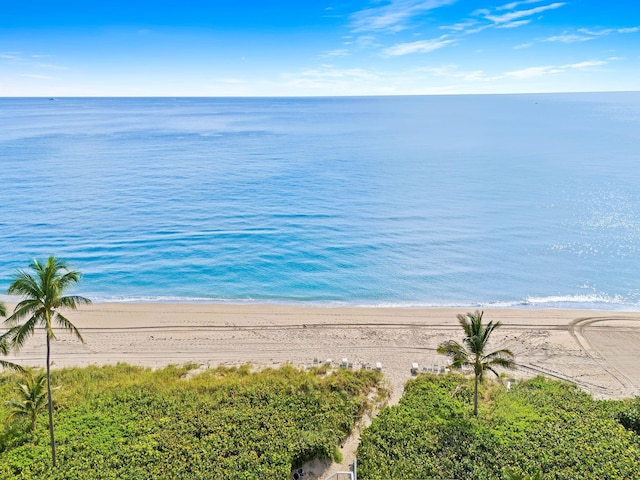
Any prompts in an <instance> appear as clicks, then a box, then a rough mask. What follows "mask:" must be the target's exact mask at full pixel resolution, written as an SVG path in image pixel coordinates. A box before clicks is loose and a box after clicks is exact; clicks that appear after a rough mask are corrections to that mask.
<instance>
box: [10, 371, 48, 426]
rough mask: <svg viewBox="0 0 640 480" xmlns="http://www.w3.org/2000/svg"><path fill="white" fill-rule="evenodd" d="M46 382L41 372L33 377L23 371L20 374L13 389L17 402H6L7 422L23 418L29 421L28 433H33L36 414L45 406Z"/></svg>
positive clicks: (28, 372) (31, 374)
mask: <svg viewBox="0 0 640 480" xmlns="http://www.w3.org/2000/svg"><path fill="white" fill-rule="evenodd" d="M46 382H47V376H46V375H45V373H44V372H43V371H40V372H38V373H36V374H35V375H34V374H33V373H32V372H30V371H25V372H24V373H23V374H22V378H21V379H20V381H19V382H18V383H17V384H16V388H15V392H16V393H17V394H18V400H8V401H7V406H8V407H9V409H10V410H9V415H8V416H7V422H10V421H12V420H13V419H15V418H16V417H25V418H28V419H29V432H31V433H33V432H34V431H35V429H36V419H37V418H38V412H40V410H42V409H44V407H45V405H46V404H47V390H46Z"/></svg>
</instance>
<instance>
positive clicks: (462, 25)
mask: <svg viewBox="0 0 640 480" xmlns="http://www.w3.org/2000/svg"><path fill="white" fill-rule="evenodd" d="M476 25H478V21H477V20H472V19H469V20H464V21H462V22H458V23H454V24H453V25H441V26H440V27H439V28H440V30H452V31H454V32H463V31H465V30H467V29H469V28H471V27H474V26H476Z"/></svg>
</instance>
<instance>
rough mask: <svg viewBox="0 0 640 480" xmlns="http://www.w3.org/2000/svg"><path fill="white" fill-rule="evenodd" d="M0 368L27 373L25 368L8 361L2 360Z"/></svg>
mask: <svg viewBox="0 0 640 480" xmlns="http://www.w3.org/2000/svg"><path fill="white" fill-rule="evenodd" d="M0 367H2V368H4V369H6V370H13V371H14V372H21V373H23V372H26V370H25V368H24V367H23V366H21V365H18V364H17V363H14V362H10V361H8V360H0Z"/></svg>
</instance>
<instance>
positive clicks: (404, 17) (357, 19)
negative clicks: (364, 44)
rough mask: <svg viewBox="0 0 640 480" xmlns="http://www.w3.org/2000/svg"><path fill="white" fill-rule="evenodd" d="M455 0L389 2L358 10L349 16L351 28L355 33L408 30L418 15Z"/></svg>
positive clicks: (398, 0)
mask: <svg viewBox="0 0 640 480" xmlns="http://www.w3.org/2000/svg"><path fill="white" fill-rule="evenodd" d="M456 1H457V0H389V1H388V2H387V3H386V4H385V5H382V6H379V7H373V8H367V9H365V10H360V11H358V12H355V13H353V14H352V15H351V27H352V28H353V30H354V31H356V32H364V31H375V30H378V31H387V32H399V31H401V30H405V29H406V28H408V25H409V23H410V22H411V20H412V19H413V18H415V17H416V16H418V15H421V14H424V13H426V12H429V11H430V10H434V9H436V8H439V7H443V6H446V5H451V4H452V3H455V2H456Z"/></svg>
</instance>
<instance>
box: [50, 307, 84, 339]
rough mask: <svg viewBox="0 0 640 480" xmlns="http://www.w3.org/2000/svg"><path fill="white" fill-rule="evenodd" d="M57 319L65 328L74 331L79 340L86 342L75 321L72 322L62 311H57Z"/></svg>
mask: <svg viewBox="0 0 640 480" xmlns="http://www.w3.org/2000/svg"><path fill="white" fill-rule="evenodd" d="M55 321H56V323H57V324H58V325H60V326H61V327H62V328H64V329H65V330H67V331H69V332H71V333H73V334H74V335H75V336H76V337H77V338H78V340H80V341H81V342H82V343H84V339H83V338H82V335H80V331H79V330H78V329H77V328H76V327H75V325H73V323H71V322H70V321H69V320H68V319H67V318H66V317H65V316H64V315H62V314H61V313H60V312H58V313H56V316H55Z"/></svg>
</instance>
